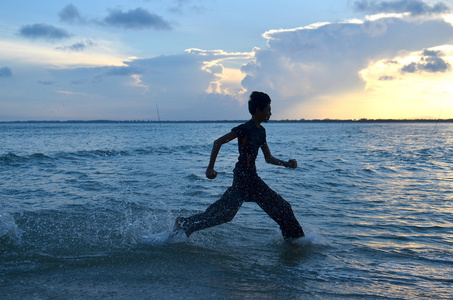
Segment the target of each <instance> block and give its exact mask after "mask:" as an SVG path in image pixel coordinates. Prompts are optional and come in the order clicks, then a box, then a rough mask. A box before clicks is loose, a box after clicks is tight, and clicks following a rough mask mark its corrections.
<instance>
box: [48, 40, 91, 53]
mask: <svg viewBox="0 0 453 300" xmlns="http://www.w3.org/2000/svg"><path fill="white" fill-rule="evenodd" d="M93 45H94V43H93V42H92V41H90V40H87V41H85V42H83V41H82V42H77V43H75V44H72V45H70V46H63V47H57V48H56V49H57V50H62V51H75V52H81V51H84V50H86V49H87V48H89V47H92V46H93Z"/></svg>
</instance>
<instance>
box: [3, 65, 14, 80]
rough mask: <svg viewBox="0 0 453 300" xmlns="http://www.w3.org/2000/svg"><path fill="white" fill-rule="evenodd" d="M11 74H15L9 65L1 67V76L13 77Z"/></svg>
mask: <svg viewBox="0 0 453 300" xmlns="http://www.w3.org/2000/svg"><path fill="white" fill-rule="evenodd" d="M11 76H13V72H11V69H10V68H8V67H3V68H0V78H3V77H11Z"/></svg>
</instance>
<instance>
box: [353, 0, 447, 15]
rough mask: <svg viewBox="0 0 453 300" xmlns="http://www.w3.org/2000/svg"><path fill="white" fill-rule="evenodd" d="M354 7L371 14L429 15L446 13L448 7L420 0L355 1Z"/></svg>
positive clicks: (439, 3) (442, 3)
mask: <svg viewBox="0 0 453 300" xmlns="http://www.w3.org/2000/svg"><path fill="white" fill-rule="evenodd" d="M353 6H354V9H355V10H356V11H360V12H367V13H372V14H379V13H410V14H412V15H429V14H440V13H447V12H449V11H450V8H449V7H448V5H447V4H445V3H444V2H437V3H433V4H431V5H430V4H428V3H425V2H424V1H421V0H398V1H368V0H361V1H356V2H354V4H353Z"/></svg>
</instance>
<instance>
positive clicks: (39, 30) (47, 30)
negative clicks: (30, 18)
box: [19, 23, 71, 40]
mask: <svg viewBox="0 0 453 300" xmlns="http://www.w3.org/2000/svg"><path fill="white" fill-rule="evenodd" d="M19 34H20V35H21V36H23V37H26V38H30V39H47V40H61V39H66V38H69V37H71V34H70V33H69V32H67V31H66V30H64V29H62V28H57V27H55V26H53V25H49V24H44V23H40V24H32V25H25V26H23V27H22V28H21V29H20V31H19Z"/></svg>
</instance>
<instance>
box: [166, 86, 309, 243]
mask: <svg viewBox="0 0 453 300" xmlns="http://www.w3.org/2000/svg"><path fill="white" fill-rule="evenodd" d="M270 103H271V99H270V97H269V96H268V95H267V94H265V93H262V92H253V93H252V94H251V95H250V100H249V102H248V105H249V112H250V114H251V115H252V118H251V120H249V121H248V122H246V123H244V124H242V125H239V126H237V127H235V128H233V129H232V130H231V132H229V133H227V134H225V135H224V136H222V137H220V138H219V139H217V140H216V141H215V142H214V145H213V147H212V152H211V158H210V161H209V166H208V168H207V169H206V177H208V178H209V179H214V178H216V176H217V172H216V171H215V170H214V164H215V161H216V158H217V155H218V153H219V150H220V147H221V146H222V145H223V144H225V143H228V142H230V141H232V140H234V139H235V138H237V139H238V148H239V158H238V162H237V163H236V166H235V168H234V179H233V185H232V186H231V187H229V188H228V189H227V190H226V192H225V193H224V194H223V196H222V197H221V198H220V199H219V200H217V201H216V202H214V203H213V204H212V205H210V206H209V207H208V208H207V209H206V211H205V212H203V213H200V214H196V215H193V216H190V217H187V218H184V217H178V218H176V221H175V228H174V230H175V231H178V230H183V231H184V232H185V234H186V235H187V236H190V235H191V234H192V233H193V232H195V231H198V230H201V229H205V228H208V227H212V226H215V225H219V224H222V223H226V222H229V221H231V220H232V219H233V218H234V216H235V215H236V213H237V211H238V210H239V208H240V207H241V205H242V203H243V202H244V201H245V202H256V203H257V204H258V205H259V206H260V207H261V208H262V209H263V210H264V211H265V212H266V213H267V214H268V215H269V216H270V217H271V218H272V219H273V220H274V221H275V222H277V224H278V225H279V226H280V229H281V231H282V235H283V237H284V238H285V239H288V238H299V237H303V236H304V232H303V230H302V227H301V226H300V224H299V222H298V221H297V219H296V217H295V216H294V213H293V210H292V208H291V205H290V204H289V203H288V202H287V201H286V200H285V199H283V198H282V197H281V196H280V195H279V194H277V193H276V192H274V191H273V190H272V189H271V188H270V187H268V186H267V185H266V183H265V182H264V181H263V180H262V179H261V178H260V177H259V176H258V174H257V173H256V167H255V159H256V157H257V155H258V150H259V149H260V148H261V150H262V151H263V154H264V158H265V160H266V162H267V163H270V164H274V165H280V166H285V167H287V168H292V169H294V168H296V167H297V161H296V160H294V159H291V160H289V161H287V162H285V161H282V160H279V159H277V158H275V157H273V156H272V155H271V151H270V150H269V147H268V145H267V143H266V131H265V129H264V127H262V126H261V123H262V122H265V123H267V121H269V118H270V116H271V106H270Z"/></svg>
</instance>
